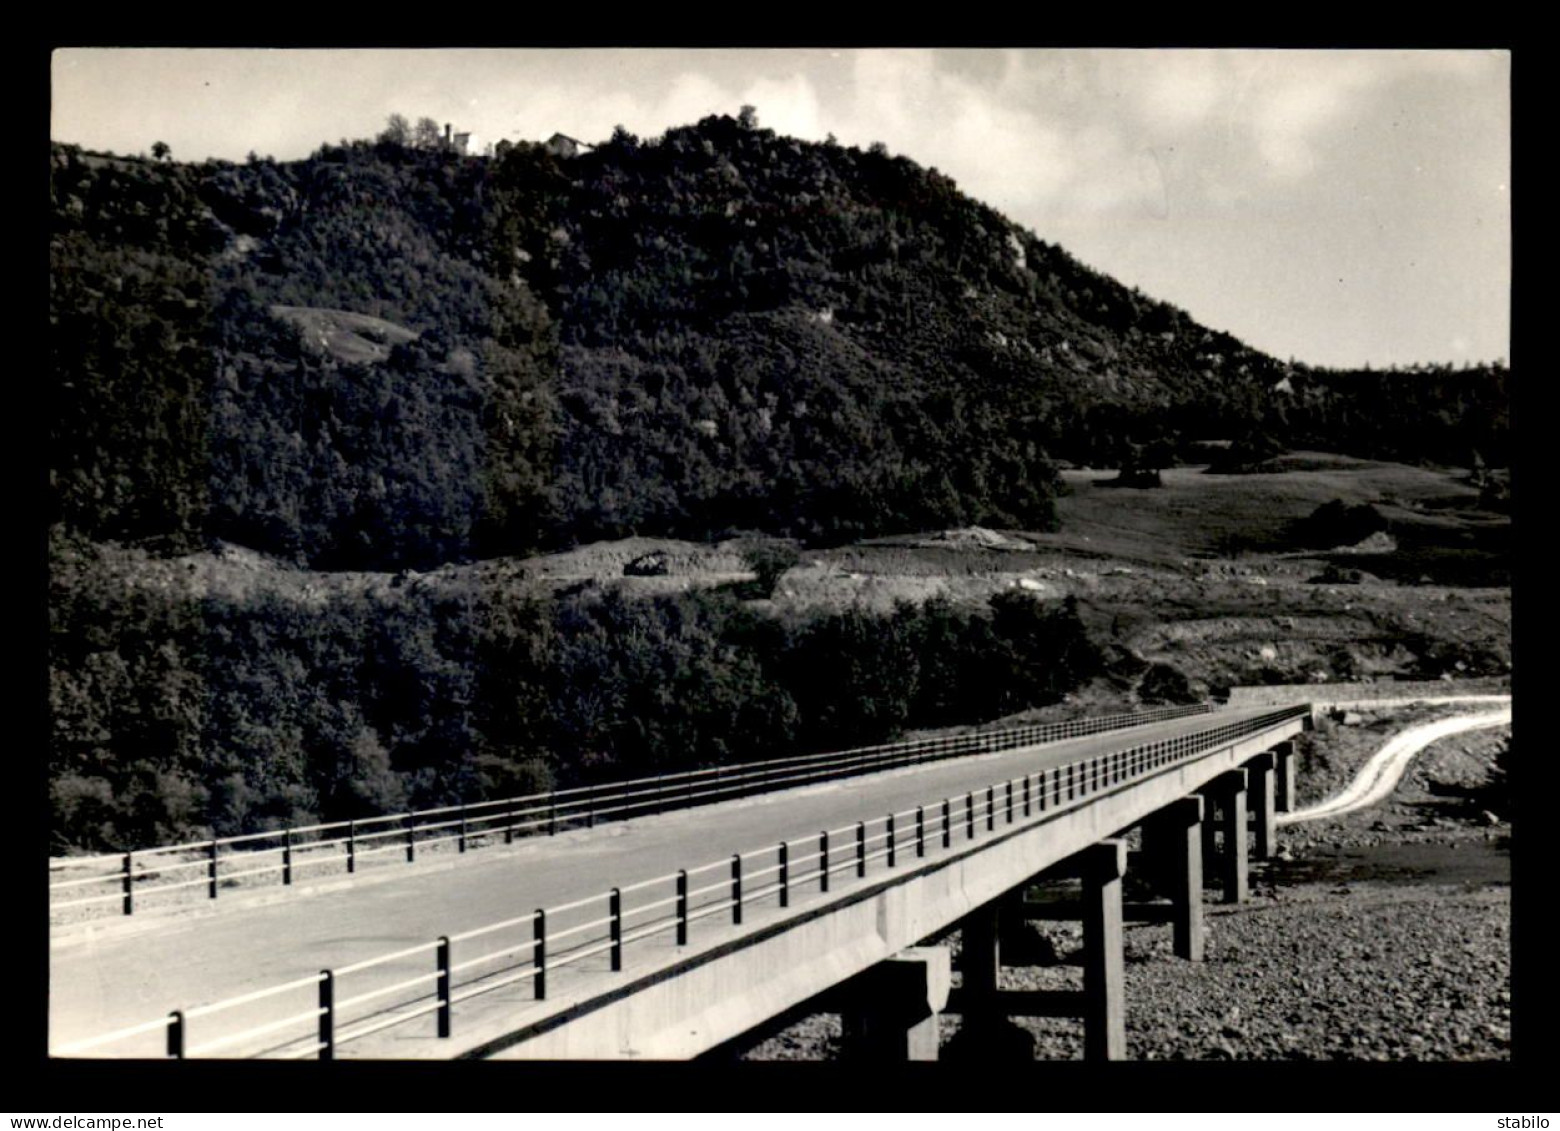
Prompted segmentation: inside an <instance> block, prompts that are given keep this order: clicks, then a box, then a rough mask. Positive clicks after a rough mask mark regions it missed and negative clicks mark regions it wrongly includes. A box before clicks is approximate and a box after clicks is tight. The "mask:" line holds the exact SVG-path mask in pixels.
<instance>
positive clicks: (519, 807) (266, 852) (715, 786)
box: [49, 703, 1214, 915]
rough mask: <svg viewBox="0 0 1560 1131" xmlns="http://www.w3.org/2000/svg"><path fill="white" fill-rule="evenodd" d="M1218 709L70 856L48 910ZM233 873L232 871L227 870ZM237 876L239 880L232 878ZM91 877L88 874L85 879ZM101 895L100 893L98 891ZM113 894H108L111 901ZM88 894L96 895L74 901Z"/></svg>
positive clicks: (556, 826) (1014, 730)
mask: <svg viewBox="0 0 1560 1131" xmlns="http://www.w3.org/2000/svg"><path fill="white" fill-rule="evenodd" d="M1213 709H1214V708H1213V706H1212V705H1211V704H1206V703H1199V704H1195V705H1192V706H1186V707H1160V708H1156V709H1153V710H1149V711H1139V712H1134V713H1132V714H1119V715H1102V716H1096V717H1093V718H1084V719H1072V720H1069V721H1067V722H1061V723H1042V724H1036V725H1032V726H1024V727H1009V728H1005V729H1002V730H992V731H984V732H980V733H976V734H962V735H952V736H947V737H942V738H932V739H920V740H915V741H910V742H896V743H889V744H886V745H880V746H864V747H858V748H855V749H851V750H842V751H834V752H828V753H822V754H801V755H796V756H793V757H789V758H774V759H769V760H767V761H761V762H739V763H736V764H734V765H730V766H716V767H712V768H710V769H704V770H688V771H684V772H681V773H674V774H660V775H657V776H654V777H645V778H633V779H629V780H627V781H619V782H603V783H599V784H596V785H586V786H577V787H575V788H573V789H560V790H549V791H547V792H545V793H533V794H528V795H526V796H523V797H508V798H503V799H500V800H496V801H477V802H471V803H468V804H463V805H449V806H444V807H442V808H438V809H421V810H418V811H416V812H411V813H397V814H391V815H387V816H382V817H364V818H361V819H359V820H355V821H333V822H329V823H325V824H315V825H303V826H298V827H289V828H282V829H275V830H272V831H268V832H259V833H246V834H244V835H242V836H230V837H216V838H214V839H212V840H206V841H193V842H189V843H185V844H173V845H161V846H157V847H153V848H142V849H134V850H131V851H127V852H123V853H115V854H112V855H101V856H66V857H58V858H56V859H54V860H51V861H50V862H49V871H50V882H49V896H50V904H49V910H50V911H51V912H53V911H59V910H64V909H65V908H70V907H86V906H92V907H102V908H104V909H105V910H107V909H109V908H111V907H113V906H116V905H117V906H118V907H119V908H120V910H121V912H122V913H123V914H125V915H131V914H134V912H135V909H136V906H137V903H138V902H139V901H141V900H144V899H146V898H147V897H149V896H157V895H161V894H162V893H165V892H172V891H181V890H184V889H187V888H199V887H204V888H205V889H206V895H207V897H208V898H209V899H216V898H217V893H218V891H219V889H220V888H222V887H226V886H234V885H236V884H237V883H238V881H241V880H245V879H249V878H252V877H257V876H265V877H271V878H279V880H280V883H281V884H282V886H291V885H292V883H293V882H294V880H295V879H296V878H298V877H299V876H300V875H306V874H313V875H319V874H321V873H320V872H318V871H316V872H313V873H309V871H308V870H309V869H321V868H329V869H334V870H343V869H344V870H345V872H347V873H349V874H351V873H356V872H357V871H358V869H359V867H360V866H361V865H363V864H365V863H367V862H369V861H372V860H375V859H376V858H378V857H381V856H383V855H384V854H386V853H393V854H395V856H396V858H400V857H402V856H403V855H404V858H405V860H406V861H407V862H408V863H411V862H415V861H416V859H417V852H418V849H420V848H421V849H428V848H432V847H434V846H437V845H443V844H454V845H455V846H456V851H457V852H465V851H467V849H468V848H473V847H478V846H480V845H482V844H485V843H487V842H489V841H496V840H498V839H500V838H501V839H502V842H503V843H504V844H510V843H512V842H513V841H514V839H515V838H516V837H517V836H534V835H540V834H549V835H551V834H556V833H557V832H558V831H559V830H560V829H568V828H573V827H578V826H580V825H585V826H589V827H594V826H595V825H596V824H597V822H599V821H604V820H626V819H628V818H630V817H635V816H644V815H646V814H655V813H663V812H667V811H670V810H674V809H683V808H688V807H690V806H693V805H699V804H708V803H711V802H714V801H719V800H728V799H732V798H738V797H749V796H753V795H755V794H759V793H767V792H770V791H771V790H776V789H787V788H790V787H792V786H797V785H802V784H806V783H810V782H819V781H829V780H833V779H836V778H845V777H853V776H855V775H858V774H865V773H873V772H876V771H879V770H885V769H892V768H894V767H898V766H908V765H916V764H921V763H925V762H935V761H940V760H942V759H945V758H958V757H964V756H966V755H970V754H985V753H996V752H999V751H1003V750H1012V749H1015V748H1017V747H1020V746H1031V745H1035V744H1038V743H1042V742H1055V741H1060V740H1062V739H1067V738H1078V737H1082V736H1084V735H1090V734H1098V733H1101V732H1102V731H1107V730H1118V729H1122V728H1125V727H1131V726H1140V725H1144V724H1147V723H1155V722H1164V721H1166V720H1168V719H1177V718H1184V717H1186V716H1189V715H1198V714H1206V713H1209V712H1211V711H1212V710H1213ZM224 863H226V867H225V868H224V867H223V865H224ZM235 869H236V870H235ZM82 871H88V872H91V873H92V874H90V875H85V876H83V875H77V874H75V873H79V872H82ZM94 888H95V889H96V891H94ZM105 888H108V889H111V890H106V891H105V890H103V889H105ZM82 889H85V890H86V891H87V892H88V893H89V894H85V895H77V894H75V893H77V892H78V891H81V890H82Z"/></svg>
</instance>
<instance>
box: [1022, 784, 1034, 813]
mask: <svg viewBox="0 0 1560 1131" xmlns="http://www.w3.org/2000/svg"><path fill="white" fill-rule="evenodd" d="M1033 777H1034V775H1033V774H1025V775H1024V816H1026V817H1027V816H1029V813H1030V809H1029V802H1030V797H1031V790H1030V780H1031V779H1032V778H1033Z"/></svg>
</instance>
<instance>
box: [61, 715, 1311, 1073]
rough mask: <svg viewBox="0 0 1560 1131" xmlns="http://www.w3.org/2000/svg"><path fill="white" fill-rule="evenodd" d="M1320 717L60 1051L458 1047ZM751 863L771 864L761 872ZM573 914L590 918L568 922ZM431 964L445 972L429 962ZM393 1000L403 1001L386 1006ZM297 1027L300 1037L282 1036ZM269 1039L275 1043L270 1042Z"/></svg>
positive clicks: (448, 941) (922, 816)
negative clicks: (349, 988)
mask: <svg viewBox="0 0 1560 1131" xmlns="http://www.w3.org/2000/svg"><path fill="white" fill-rule="evenodd" d="M1309 713H1310V707H1309V706H1306V705H1301V706H1295V707H1286V708H1282V709H1278V710H1274V711H1270V712H1267V713H1264V714H1262V715H1260V716H1256V717H1254V718H1250V719H1245V720H1242V721H1240V722H1235V723H1226V724H1223V725H1220V726H1215V727H1212V728H1210V729H1208V730H1203V731H1196V732H1193V733H1191V734H1185V735H1178V736H1176V737H1173V738H1166V739H1159V740H1156V741H1154V742H1149V743H1143V744H1140V745H1137V746H1133V747H1129V748H1127V749H1124V750H1119V751H1114V752H1111V753H1107V754H1098V755H1094V756H1092V757H1089V758H1081V759H1078V760H1077V761H1074V762H1069V763H1066V764H1064V765H1059V766H1053V767H1051V768H1049V769H1046V770H1041V771H1038V772H1035V773H1030V774H1025V775H1023V776H1022V777H1020V778H1010V779H1007V780H1006V781H1001V782H993V783H991V784H990V785H988V786H986V787H985V788H984V789H976V790H969V791H967V792H966V793H965V794H964V796H962V797H943V798H938V799H933V800H929V801H927V802H925V803H923V804H920V805H917V806H915V807H914V808H913V809H906V810H901V811H899V812H897V813H890V814H886V815H885V816H882V817H873V818H869V819H863V820H860V821H857V822H855V823H854V824H851V825H845V826H841V827H839V828H836V829H825V830H823V831H821V832H819V833H817V834H815V835H814V834H808V835H807V836H804V837H800V838H795V839H791V840H786V841H782V842H780V844H778V845H770V846H765V847H762V848H757V849H753V850H751V851H748V852H743V853H737V854H734V855H732V856H731V857H728V858H725V859H721V860H717V861H713V862H711V863H707V864H704V865H701V866H699V867H696V868H687V869H679V870H678V871H677V872H676V873H672V874H668V875H664V876H657V877H655V878H654V879H650V880H644V881H641V882H639V883H636V884H632V885H629V886H625V887H615V888H613V889H611V890H610V891H609V892H604V893H601V894H598V895H595V896H590V897H587V898H585V899H578V900H574V901H573V902H571V903H566V904H561V905H558V906H555V907H546V908H537V909H536V910H535V911H533V912H531V913H530V914H526V915H519V916H516V917H514V918H510V919H505V920H502V921H500V922H497V923H490V924H487V925H485V926H482V927H477V928H475V929H472V930H468V931H464V932H461V933H459V934H453V935H443V936H440V937H439V938H438V939H435V940H432V941H430V942H427V943H423V944H420V945H418V946H413V947H408V948H405V949H403V950H398V951H394V952H392V953H389V954H382V955H376V956H374V957H372V958H369V959H366V960H363V961H359V962H354V963H351V964H350V965H345V966H338V967H336V968H334V969H325V970H321V971H320V972H319V973H318V974H315V975H310V976H307V977H303V978H298V979H295V980H293V981H289V982H285V983H282V984H280V985H276V986H270V987H267V988H265V989H261V990H256V991H254V992H251V993H247V994H243V995H240V996H237V997H232V998H227V999H224V1000H222V1001H218V1002H214V1003H211V1004H207V1005H201V1006H197V1007H195V1008H192V1009H183V1010H175V1011H173V1012H172V1013H170V1014H168V1015H167V1016H166V1017H163V1018H158V1019H156V1020H152V1021H147V1022H144V1023H142V1024H139V1025H134V1026H130V1027H128V1028H124V1029H119V1030H116V1031H114V1032H111V1033H105V1034H102V1035H99V1036H96V1037H92V1038H90V1039H87V1040H82V1041H76V1042H73V1043H71V1044H68V1045H65V1046H62V1047H61V1048H59V1049H56V1050H54V1054H53V1055H56V1056H77V1055H81V1054H84V1053H88V1052H93V1051H95V1050H99V1049H103V1048H107V1047H110V1046H113V1045H115V1044H119V1043H121V1042H124V1041H127V1040H130V1039H132V1038H134V1037H137V1036H144V1035H146V1034H148V1033H151V1032H155V1031H158V1030H161V1031H162V1032H163V1033H164V1035H165V1045H166V1055H167V1056H169V1057H172V1058H175V1059H185V1058H191V1057H199V1056H202V1055H206V1054H211V1053H215V1052H217V1051H219V1050H227V1051H224V1052H223V1055H224V1056H233V1055H249V1056H270V1057H280V1058H285V1059H300V1058H303V1057H310V1056H317V1057H318V1058H319V1059H322V1060H329V1059H333V1058H334V1057H335V1054H336V1050H337V1049H339V1048H340V1047H341V1046H342V1045H345V1044H348V1043H350V1042H351V1041H355V1040H360V1039H362V1038H364V1037H367V1036H370V1035H372V1034H374V1033H378V1032H381V1031H383V1030H386V1029H390V1028H394V1027H396V1026H399V1025H403V1024H405V1023H407V1022H409V1021H412V1020H415V1019H416V1018H419V1017H424V1016H426V1015H428V1014H434V1015H435V1032H436V1034H437V1036H438V1037H440V1038H447V1037H449V1036H450V1035H451V1033H452V1031H453V1025H454V1012H455V1006H456V1005H457V1004H459V1003H461V1002H464V1001H468V1000H470V999H472V998H475V997H479V996H481V995H483V994H487V993H490V992H492V991H494V990H498V989H501V988H504V987H507V986H513V985H517V984H524V983H529V985H530V988H531V1000H533V1001H544V1000H546V999H547V995H548V976H549V975H550V974H554V973H555V972H557V971H559V970H562V969H564V968H566V967H569V966H572V965H574V964H576V963H579V962H582V961H584V960H586V959H589V958H595V957H600V956H605V959H606V961H605V963H604V965H605V967H606V970H605V971H604V972H606V973H619V972H621V971H622V970H623V959H624V952H625V950H626V949H627V947H628V946H629V945H630V944H639V943H643V942H644V941H645V940H648V939H651V938H656V937H658V936H666V935H670V936H672V937H673V938H674V939H675V945H677V946H679V947H681V946H686V945H688V940H689V937H690V933H691V930H692V927H693V925H694V924H695V923H697V922H699V921H701V920H703V919H707V918H709V917H711V916H714V915H728V914H729V916H730V920H731V922H732V923H733V924H735V925H740V924H741V923H742V919H743V914H744V911H745V910H747V909H753V908H755V907H756V905H757V904H758V903H759V902H760V901H764V900H768V899H774V900H776V901H777V903H776V906H777V907H779V908H787V907H790V906H793V905H794V903H795V902H796V901H799V900H803V899H807V898H814V899H815V898H818V897H820V896H822V895H824V894H826V893H828V891H829V890H830V883H831V880H832V879H833V877H836V876H839V875H840V874H842V873H846V874H848V876H847V880H846V882H847V883H848V882H849V880H850V878H855V879H861V878H865V877H866V876H867V874H868V868H869V865H871V864H872V863H873V862H875V861H879V860H882V861H884V867H887V868H894V867H896V866H897V864H898V862H899V859H900V857H901V856H904V857H907V858H914V859H918V860H919V859H924V858H926V857H929V856H934V855H936V854H938V853H943V852H949V851H951V850H953V848H954V847H955V844H956V843H958V844H960V845H962V844H965V843H968V842H970V841H974V840H976V839H977V838H978V837H979V836H980V835H981V833H982V831H984V832H985V833H988V834H989V833H992V832H994V831H995V830H996V828H997V827H998V825H999V823H1000V824H1001V825H1003V826H1010V825H1015V824H1017V823H1019V822H1020V820H1022V821H1025V822H1029V823H1033V824H1038V823H1041V822H1043V821H1046V820H1050V819H1052V818H1054V817H1055V816H1057V815H1058V814H1061V813H1065V812H1067V811H1069V810H1072V809H1075V808H1078V807H1079V806H1081V805H1083V804H1085V803H1088V802H1090V801H1093V800H1097V799H1098V798H1099V797H1100V796H1101V795H1103V794H1107V793H1112V792H1115V791H1116V790H1118V789H1121V788H1125V787H1129V786H1131V785H1133V784H1136V783H1138V782H1140V781H1142V780H1144V779H1146V778H1148V777H1152V776H1155V775H1157V774H1160V773H1163V772H1166V771H1168V770H1171V769H1174V768H1175V767H1177V766H1180V765H1182V764H1185V763H1186V762H1188V761H1190V760H1193V759H1195V758H1197V757H1199V756H1201V755H1203V754H1206V753H1209V752H1211V751H1214V750H1217V749H1220V748H1222V747H1224V746H1226V745H1227V744H1228V743H1230V742H1232V741H1235V740H1238V739H1240V738H1245V737H1249V736H1251V735H1254V734H1259V733H1261V732H1263V731H1265V730H1269V729H1271V728H1273V727H1275V726H1277V725H1279V724H1281V723H1284V722H1287V721H1289V720H1292V719H1295V718H1299V717H1302V716H1304V715H1307V714H1309ZM749 861H753V862H754V863H756V864H758V865H760V866H758V867H751V866H750V865H749ZM710 873H715V874H716V878H715V879H714V880H713V881H712V882H708V883H702V884H699V885H698V886H690V885H691V884H692V882H693V878H694V877H703V876H705V875H707V874H710ZM629 896H642V899H641V901H640V902H637V903H636V902H633V901H631V900H628V899H627V898H626V897H629ZM571 915H573V916H576V917H582V918H583V921H581V922H578V923H572V924H571V925H568V926H564V925H563V924H564V923H565V922H570V919H569V917H570V916H571ZM646 916H649V918H646ZM586 932H593V933H589V934H586ZM582 935H583V937H580V936H582ZM494 936H498V941H484V942H483V944H482V946H481V948H480V953H478V954H476V955H474V956H471V957H467V956H465V955H464V954H462V955H461V957H460V960H459V961H456V950H455V947H456V945H457V944H468V943H470V942H471V941H472V940H475V939H479V938H480V939H484V940H490V939H492V938H493V937H494ZM430 955H431V956H432V958H433V962H432V964H431V968H430V967H429V966H428V965H427V962H428V957H429V956H430ZM411 959H420V960H421V962H422V963H423V964H424V965H423V969H422V970H421V971H420V972H417V973H414V974H412V975H411V976H409V977H408V976H406V973H407V971H406V967H407V965H408V960H411ZM398 967H399V968H398ZM366 971H381V972H386V973H387V976H389V977H391V978H393V980H392V981H390V982H389V984H387V985H378V986H373V987H370V988H365V989H361V990H360V991H359V992H357V993H355V994H353V995H352V996H350V997H341V996H339V994H338V987H339V985H340V984H341V983H342V981H343V979H346V978H348V977H352V978H356V977H357V976H359V975H361V974H363V973H364V972H366ZM418 987H421V989H420V990H418ZM311 989H312V993H305V996H306V997H307V998H308V999H309V1000H308V1002H307V1004H306V1005H305V1006H304V1007H303V1008H292V1007H289V1008H291V1012H288V1013H287V1014H286V1015H285V1016H282V1017H280V1018H267V1019H266V1020H264V1021H263V1022H260V1023H259V1024H251V1025H250V1026H248V1027H247V1028H241V1029H239V1030H238V1031H236V1032H229V1033H223V1034H219V1035H217V1036H214V1037H213V1038H211V1039H208V1040H206V1041H204V1042H203V1043H200V1044H191V1043H190V1041H189V1031H190V1022H191V1021H193V1020H197V1019H205V1018H209V1017H213V1016H216V1015H218V1014H223V1013H231V1011H234V1010H240V1009H242V1008H243V1007H245V1006H250V1005H253V1004H255V1003H258V1002H269V1001H272V1000H274V999H276V998H277V997H279V996H281V995H285V994H287V993H290V992H294V993H295V992H297V991H310V990H311ZM414 991H416V992H414ZM396 995H400V996H399V998H397V997H396ZM385 999H391V1000H390V1001H389V1002H388V1003H386V1001H385ZM369 1002H376V1003H379V1004H376V1005H375V1006H374V1007H373V1008H372V1009H370V1010H359V1009H357V1007H360V1006H363V1005H365V1004H366V1003H369ZM300 1028H301V1030H302V1031H300ZM287 1030H291V1035H282V1036H278V1034H284V1031H287ZM261 1038H263V1039H264V1040H263V1042H262V1043H260V1044H258V1045H257V1044H256V1043H255V1042H256V1041H257V1040H258V1039H261ZM245 1042H250V1047H249V1050H248V1052H247V1054H245V1053H235V1052H232V1051H231V1050H233V1049H234V1048H235V1047H236V1046H240V1045H242V1044H244V1043H245Z"/></svg>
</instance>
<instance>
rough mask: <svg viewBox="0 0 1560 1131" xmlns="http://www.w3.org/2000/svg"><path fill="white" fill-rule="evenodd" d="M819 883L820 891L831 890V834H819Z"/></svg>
mask: <svg viewBox="0 0 1560 1131" xmlns="http://www.w3.org/2000/svg"><path fill="white" fill-rule="evenodd" d="M818 883H819V885H820V887H819V890H820V891H828V890H829V834H828V833H827V832H821V833H819V834H818Z"/></svg>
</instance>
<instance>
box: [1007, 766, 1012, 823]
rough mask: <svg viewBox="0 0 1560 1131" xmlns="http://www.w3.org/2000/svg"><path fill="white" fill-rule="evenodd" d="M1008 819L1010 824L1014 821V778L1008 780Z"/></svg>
mask: <svg viewBox="0 0 1560 1131" xmlns="http://www.w3.org/2000/svg"><path fill="white" fill-rule="evenodd" d="M1007 819H1008V824H1010V825H1011V824H1012V823H1013V779H1012V778H1008V781H1007Z"/></svg>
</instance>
